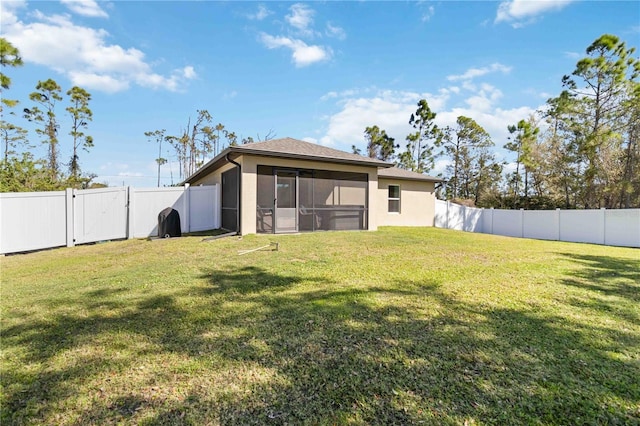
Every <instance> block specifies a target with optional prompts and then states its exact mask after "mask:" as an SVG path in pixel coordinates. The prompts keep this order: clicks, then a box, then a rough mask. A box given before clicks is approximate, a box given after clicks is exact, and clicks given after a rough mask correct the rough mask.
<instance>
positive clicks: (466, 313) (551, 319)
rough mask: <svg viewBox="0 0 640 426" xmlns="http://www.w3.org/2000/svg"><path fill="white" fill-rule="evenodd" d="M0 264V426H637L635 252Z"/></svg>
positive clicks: (136, 254) (423, 244) (485, 248)
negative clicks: (561, 425)
mask: <svg viewBox="0 0 640 426" xmlns="http://www.w3.org/2000/svg"><path fill="white" fill-rule="evenodd" d="M270 241H277V242H278V243H279V250H278V251H267V250H263V251H257V252H253V253H249V254H246V255H242V256H239V255H238V251H239V250H248V249H252V248H256V247H260V246H262V245H265V244H269V242H270ZM0 267H1V274H2V275H1V277H2V288H1V291H2V293H1V296H2V297H1V307H2V312H1V325H2V328H1V332H2V334H1V335H2V341H1V347H0V348H1V358H0V362H1V372H2V376H1V385H2V388H1V395H0V402H1V404H2V406H1V410H2V411H1V417H0V423H1V424H2V425H9V424H55V425H65V424H66V425H80V424H82V425H84V424H132V423H133V424H194V425H201V424H260V425H263V424H267V425H269V424H274V425H280V424H289V425H291V424H325V425H334V424H353V425H360V424H427V425H428V424H433V425H443V424H445V425H446V424H460V425H479V424H504V425H515V424H564V425H566V424H639V423H640V250H637V249H629V248H616V247H603V246H595V245H588V244H571V243H559V242H545V241H533V240H524V239H511V238H505V237H498V236H491V235H482V234H470V233H462V232H456V231H449V230H442V229H428V228H427V229H418V228H382V229H381V230H380V231H378V232H333V233H317V234H305V235H282V236H255V235H254V236H247V237H245V238H243V239H238V238H235V237H230V238H222V239H218V240H214V241H209V242H202V237H195V236H194V237H186V238H181V239H171V240H162V241H155V242H150V241H146V240H131V241H121V242H112V243H106V244H98V245H91V246H80V247H74V248H62V249H57V250H50V251H43V252H39V253H31V254H27V255H19V256H9V257H5V258H2V259H0Z"/></svg>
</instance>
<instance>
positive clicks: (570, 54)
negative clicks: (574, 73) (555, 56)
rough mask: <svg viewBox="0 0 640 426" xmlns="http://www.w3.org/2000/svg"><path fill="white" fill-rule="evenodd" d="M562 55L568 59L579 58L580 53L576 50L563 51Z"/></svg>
mask: <svg viewBox="0 0 640 426" xmlns="http://www.w3.org/2000/svg"><path fill="white" fill-rule="evenodd" d="M564 56H565V58H569V59H580V57H581V56H582V55H581V54H579V53H578V52H564Z"/></svg>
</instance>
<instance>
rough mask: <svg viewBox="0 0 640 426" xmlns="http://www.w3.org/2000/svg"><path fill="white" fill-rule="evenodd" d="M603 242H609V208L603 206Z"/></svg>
mask: <svg viewBox="0 0 640 426" xmlns="http://www.w3.org/2000/svg"><path fill="white" fill-rule="evenodd" d="M600 210H601V211H602V244H603V245H606V244H607V209H606V208H605V207H602V208H601V209H600Z"/></svg>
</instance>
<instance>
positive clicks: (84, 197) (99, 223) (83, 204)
mask: <svg viewBox="0 0 640 426" xmlns="http://www.w3.org/2000/svg"><path fill="white" fill-rule="evenodd" d="M73 195H74V198H73V208H74V211H73V222H74V223H73V225H74V228H73V235H74V243H76V244H84V243H92V242H95V241H105V240H117V239H121V238H127V202H128V200H127V195H128V194H127V188H126V187H122V188H104V189H81V190H75V191H73Z"/></svg>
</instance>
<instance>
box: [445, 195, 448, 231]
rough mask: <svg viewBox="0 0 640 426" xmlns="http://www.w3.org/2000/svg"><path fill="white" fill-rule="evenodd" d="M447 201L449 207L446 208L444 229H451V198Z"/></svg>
mask: <svg viewBox="0 0 640 426" xmlns="http://www.w3.org/2000/svg"><path fill="white" fill-rule="evenodd" d="M446 203H447V208H446V209H445V216H444V229H449V200H447V201H446Z"/></svg>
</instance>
